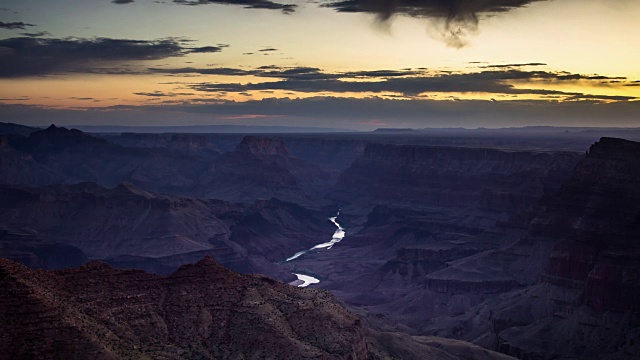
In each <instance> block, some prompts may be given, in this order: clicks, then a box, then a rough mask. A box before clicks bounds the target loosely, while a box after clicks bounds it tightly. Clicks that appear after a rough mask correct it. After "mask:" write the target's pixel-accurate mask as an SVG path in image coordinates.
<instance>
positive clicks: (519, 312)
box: [427, 138, 640, 359]
mask: <svg viewBox="0 0 640 360" xmlns="http://www.w3.org/2000/svg"><path fill="white" fill-rule="evenodd" d="M638 169H640V143H634V142H630V141H625V140H620V139H610V138H603V139H601V140H600V141H599V142H597V143H596V144H594V145H593V146H592V147H591V149H590V150H589V152H588V153H587V155H586V156H585V157H584V159H583V160H582V161H581V162H580V163H579V164H578V165H577V166H576V168H575V172H574V174H573V176H572V177H571V179H570V180H568V181H567V182H566V183H565V184H564V185H563V186H562V187H561V189H560V190H559V191H558V193H557V194H556V195H555V196H552V197H550V198H548V199H546V200H545V201H544V202H543V203H541V205H540V207H539V209H538V214H537V216H536V217H535V218H534V219H533V221H531V223H530V226H529V230H528V232H527V233H526V234H525V235H524V236H523V237H522V238H521V239H520V240H517V241H516V242H515V243H513V244H512V245H510V246H507V247H505V248H503V249H498V250H495V251H493V252H492V253H490V254H487V255H486V256H480V257H477V258H475V259H469V260H467V261H463V262H461V263H457V264H453V266H452V267H450V268H447V269H445V270H443V271H447V272H449V273H453V271H454V270H456V269H458V270H460V269H464V268H467V269H470V270H475V271H476V272H479V273H486V271H483V270H482V269H483V267H484V268H487V267H489V266H490V265H491V264H494V265H498V266H497V267H495V266H494V267H495V268H496V269H497V270H499V271H500V272H502V273H503V274H506V275H507V276H508V277H509V278H511V279H513V280H518V279H519V281H520V282H521V283H526V281H532V282H534V283H533V284H531V285H530V286H529V287H527V288H524V289H523V290H520V291H516V292H511V293H506V294H503V295H502V296H501V297H500V298H499V299H496V300H488V301H486V302H484V303H482V304H480V305H478V306H476V307H475V308H472V309H470V310H469V311H467V313H466V314H464V315H460V316H458V317H453V318H451V319H449V320H444V319H442V318H441V319H437V320H434V321H432V323H431V325H430V326H427V327H428V328H429V329H431V330H429V331H432V333H438V334H444V333H443V332H438V331H435V329H438V328H439V329H444V328H446V327H450V326H451V324H458V326H459V328H460V329H461V331H460V332H459V333H458V334H457V337H459V338H465V339H478V342H484V344H485V346H492V345H491V344H492V342H493V346H496V347H497V348H498V349H499V350H500V351H503V352H506V353H508V354H512V355H515V356H519V357H523V358H540V359H551V358H554V357H568V358H573V357H576V358H584V359H598V358H604V357H605V355H608V356H612V358H620V359H626V358H630V359H631V358H634V357H637V356H639V355H640V347H639V346H638V344H639V343H640V312H639V311H640V308H639V307H638V304H639V300H640V281H639V279H640V242H638V234H640V232H639V227H638V219H639V216H640V190H639V189H640V188H638V186H637V185H638V184H639V183H640V171H639V170H638ZM492 259H493V260H492ZM495 259H502V260H503V263H502V265H499V263H498V262H496V261H495ZM505 260H506V261H505ZM518 274H522V275H518ZM527 274H529V275H528V276H527ZM433 275H434V274H429V275H428V277H432V276H433ZM528 279H531V280H528ZM523 281H524V282H523ZM452 319H453V320H452ZM443 324H445V325H443ZM481 329H484V330H481ZM483 331H485V334H484V335H483V334H482V332H483ZM450 335H451V334H450ZM454 336H455V334H454ZM490 339H493V340H490Z"/></svg>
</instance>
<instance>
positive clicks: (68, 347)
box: [0, 257, 506, 360]
mask: <svg viewBox="0 0 640 360" xmlns="http://www.w3.org/2000/svg"><path fill="white" fill-rule="evenodd" d="M0 331H1V332H2V334H3V335H2V336H1V337H0V349H3V352H2V354H0V358H2V359H16V358H32V359H52V358H77V357H80V358H92V359H145V358H164V359H196V358H198V359H231V358H258V357H261V358H271V359H302V358H316V359H353V360H357V359H383V358H386V359H391V358H396V359H460V358H463V356H464V355H465V354H467V355H469V354H471V355H473V354H475V356H474V358H481V357H482V358H484V359H506V357H505V356H503V355H500V354H496V353H492V352H489V351H486V350H483V349H479V348H476V347H473V346H472V345H470V344H465V343H462V342H458V343H452V342H451V341H448V342H447V341H442V343H443V345H442V344H441V342H440V341H439V339H437V338H429V339H427V338H424V339H422V338H420V339H413V338H410V337H408V336H402V335H399V334H398V335H394V334H385V333H378V332H375V331H373V330H371V329H367V328H365V327H364V326H363V323H362V321H361V319H359V318H358V317H357V316H356V315H353V314H352V313H350V312H349V311H347V310H346V309H345V308H344V307H343V306H342V305H341V304H340V303H339V302H338V301H337V300H336V299H335V298H334V297H333V296H332V295H331V294H329V293H328V292H325V291H322V290H315V289H299V288H296V287H293V286H290V285H285V284H281V283H278V282H276V281H273V280H271V279H269V278H265V277H262V276H247V275H240V274H238V273H235V272H233V271H230V270H228V269H226V268H224V267H222V266H221V265H219V264H217V263H216V262H215V261H214V260H213V259H212V258H209V257H207V258H204V259H203V260H201V261H199V262H198V263H196V264H193V265H185V266H182V267H181V268H180V269H179V270H178V271H176V272H175V273H174V274H172V275H170V276H167V277H160V276H154V275H149V274H146V273H144V272H142V271H139V270H124V271H123V270H115V269H113V268H111V267H110V266H108V265H107V264H104V263H100V262H91V263H88V264H86V265H84V266H83V267H81V268H78V269H72V270H62V271H47V272H45V271H33V270H29V269H27V268H26V267H24V266H22V265H19V264H17V263H14V262H12V261H9V260H5V259H0ZM458 355H460V356H458Z"/></svg>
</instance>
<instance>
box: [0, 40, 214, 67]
mask: <svg viewBox="0 0 640 360" xmlns="http://www.w3.org/2000/svg"><path fill="white" fill-rule="evenodd" d="M206 48H208V47H205V49H206ZM202 49H203V48H193V47H192V46H191V45H190V42H189V41H188V40H185V39H174V38H169V39H158V40H130V39H109V38H95V39H84V38H62V39H55V38H54V39H42V38H34V37H19V38H9V39H2V40H0V77H21V76H33V75H46V74H51V73H64V72H78V71H84V72H93V71H94V70H95V71H97V72H100V70H96V69H93V70H92V68H93V67H97V66H100V65H104V64H122V63H126V62H128V61H143V60H159V59H165V58H169V57H176V56H183V55H185V54H188V53H191V52H194V51H195V52H202V51H203V50H202ZM119 70H121V69H119ZM105 71H108V70H105Z"/></svg>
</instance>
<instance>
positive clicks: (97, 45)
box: [0, 0, 640, 130]
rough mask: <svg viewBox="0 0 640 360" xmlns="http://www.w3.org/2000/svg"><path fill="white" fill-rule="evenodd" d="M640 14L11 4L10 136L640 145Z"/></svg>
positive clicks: (6, 112) (2, 22) (417, 1)
mask: <svg viewBox="0 0 640 360" xmlns="http://www.w3.org/2000/svg"><path fill="white" fill-rule="evenodd" d="M639 20H640V1H636V0H608V1H604V0H602V1H598V0H368V1H367V0H345V1H334V0H310V1H302V0H282V1H281V0H273V1H272V0H163V1H162V0H113V1H111V0H48V1H42V0H1V1H0V121H3V122H15V123H20V124H25V125H40V126H42V125H48V124H50V123H56V124H58V125H135V126H140V125H143V126H144V125H149V126H154V125H163V126H166V125H178V126H179V125H217V124H220V125H281V126H305V127H308V126H311V127H314V126H317V127H334V128H345V129H356V130H371V129H375V128H379V127H401V128H406V127H412V128H426V127H466V128H477V127H519V126H532V125H554V126H603V127H604V126H608V127H640V101H639V100H640V66H638V65H637V64H638V59H640V46H638V39H640V21H639Z"/></svg>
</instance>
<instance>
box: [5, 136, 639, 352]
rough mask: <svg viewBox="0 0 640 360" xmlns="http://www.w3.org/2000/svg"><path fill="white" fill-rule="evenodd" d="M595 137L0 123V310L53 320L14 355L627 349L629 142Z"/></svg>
mask: <svg viewBox="0 0 640 360" xmlns="http://www.w3.org/2000/svg"><path fill="white" fill-rule="evenodd" d="M0 125H1V124H0ZM611 134H615V135H617V136H620V137H624V132H621V131H618V130H616V129H612V130H602V131H601V133H598V132H597V131H595V130H593V129H590V130H584V131H573V130H572V131H571V132H569V131H567V132H563V131H555V130H553V129H548V128H538V129H527V128H524V129H520V130H518V129H503V130H489V129H486V130H481V129H479V130H476V131H474V132H472V131H463V130H455V129H449V130H447V129H441V130H433V131H428V130H424V131H408V130H398V131H389V130H386V131H383V130H381V131H376V132H371V133H336V134H269V135H265V134H132V133H122V134H87V133H83V132H80V131H78V130H73V129H66V128H62V127H56V126H53V125H52V126H51V127H49V128H47V129H35V128H27V129H25V128H24V127H16V126H14V125H10V124H8V125H2V126H0V170H1V172H0V198H1V199H2V202H1V203H0V210H1V211H2V215H3V216H2V219H0V257H2V258H8V259H12V260H2V261H3V262H2V274H4V275H2V276H1V277H2V279H0V286H4V287H6V289H11V290H10V291H11V292H13V293H15V294H20V296H24V298H20V299H23V300H15V299H14V300H12V298H11V297H5V298H3V299H2V300H1V301H2V304H3V305H2V306H0V310H2V311H4V312H3V315H2V316H3V317H4V318H7V319H11V321H12V323H13V324H16V323H17V322H19V320H18V319H19V317H26V316H32V315H31V314H32V313H33V314H38V313H40V312H42V313H43V314H44V315H43V316H42V319H45V318H46V319H51V320H50V324H53V325H50V326H49V325H46V324H45V323H46V321H45V320H36V319H34V320H33V321H32V322H30V323H29V324H32V325H29V326H32V327H25V328H23V329H22V328H19V327H18V328H17V329H16V332H15V335H11V336H15V337H12V338H11V339H12V340H11V341H22V340H20V339H23V338H25V336H26V338H29V337H28V336H27V335H25V334H37V333H40V334H44V333H46V334H54V333H55V332H56V330H55V329H58V328H60V327H65V326H66V327H65V329H67V330H65V331H69V332H68V333H67V332H64V333H61V335H59V336H61V337H62V338H60V339H56V340H55V341H54V340H51V341H48V340H47V341H44V340H43V337H41V336H36V337H35V338H34V339H36V340H34V341H32V342H29V343H24V342H19V343H20V344H21V345H20V347H17V348H16V349H18V350H16V351H17V352H16V353H15V354H14V355H15V356H21V355H24V354H34V351H36V352H37V353H38V354H45V355H42V357H41V358H47V357H46V356H49V355H51V354H54V353H56V351H57V350H56V348H55V346H56V345H55V344H61V345H60V349H64V351H69V353H78V352H86V353H92V354H95V356H98V357H100V358H126V357H133V358H145V357H152V358H153V357H154V356H164V357H166V358H230V357H234V356H235V357H242V356H243V357H251V356H266V357H272V358H273V357H276V358H286V357H287V356H289V357H293V358H300V357H304V356H311V357H317V358H345V359H346V358H351V359H358V358H368V359H374V358H398V359H411V358H416V359H417V358H425V359H428V358H434V359H440V358H442V359H447V358H486V359H493V358H496V359H497V358H505V359H506V358H509V357H510V356H513V357H515V358H521V359H555V358H561V359H634V358H637V357H638V356H640V308H639V307H638V304H640V248H639V246H640V245H639V243H638V234H640V205H639V204H640V192H639V191H640V190H639V189H640V187H638V184H640V172H639V169H640V143H638V142H635V141H631V140H624V139H621V138H614V137H607V136H598V135H611ZM628 134H629V136H627V137H628V138H630V139H632V140H638V139H637V138H636V137H635V136H636V132H634V131H630V132H628ZM334 233H335V234H334ZM332 234H333V235H332ZM332 238H333V239H332ZM203 258H204V260H203ZM98 260H99V261H98ZM13 261H16V262H18V263H21V264H24V265H26V266H28V267H29V268H30V269H50V270H30V269H29V268H26V267H23V266H22V265H18V264H17V263H15V262H13ZM190 264H195V265H190ZM71 268H73V269H71ZM61 269H66V270H61ZM131 269H138V270H131ZM143 270H144V271H146V272H147V273H144V272H143ZM248 274H262V275H248ZM30 279H33V280H30ZM86 284H92V285H91V286H90V287H87V286H84V285H86ZM136 284H143V285H142V287H141V288H136V287H137V286H139V285H136ZM289 284H291V285H289ZM83 286H84V287H83ZM300 286H302V287H300ZM134 289H135V291H134ZM320 289H322V290H320ZM224 294H227V295H228V296H227V295H224ZM223 295H224V296H227V297H228V300H225V298H224V297H223ZM156 298H165V299H169V300H165V301H168V302H166V303H163V302H157V301H156ZM171 299H172V300H171ZM231 299H236V300H233V301H232V300H231ZM243 299H244V300H243ZM14 301H17V302H14ZM20 301H24V302H25V303H28V304H30V305H29V306H32V307H31V308H29V306H25V309H26V310H25V312H24V313H21V315H11V314H10V313H9V312H7V311H8V310H7V309H15V308H16V307H17V306H18V305H16V304H18V303H19V302H20ZM171 301H173V302H171ZM231 302H233V304H232V303H231ZM67 303H68V305H61V304H67ZM178 303H179V304H178ZM115 304H120V305H115ZM127 304H131V309H129V308H128V306H129V305H127ZM171 304H173V305H171ZM134 305H135V306H134ZM29 309H32V310H29ZM212 309H220V313H219V314H218V313H216V312H215V311H213V310H212ZM231 313H233V314H244V315H241V316H240V315H238V316H240V317H239V318H238V319H235V318H234V317H229V316H230V315H229V314H231ZM73 314H78V315H77V316H75V315H73ZM225 314H226V315H225ZM34 316H35V315H34ZM217 316H221V317H219V318H217ZM178 318H181V319H183V320H178ZM234 319H235V320H234ZM315 320H318V321H320V323H316V322H315ZM47 321H49V320H47ZM252 321H253V322H254V323H255V324H259V325H256V326H255V328H251V326H250V325H249V324H251V323H252ZM63 324H67V325H63ZM215 324H227V325H225V326H227V328H226V330H224V331H223V330H220V329H219V328H217V327H216V326H218V325H215ZM320 325H322V326H320ZM318 326H320V327H322V328H325V327H326V331H320V330H319V328H318ZM12 331H13V330H12ZM221 331H222V332H221ZM245 332H246V333H247V334H248V335H249V336H247V337H246V338H243V339H236V337H237V336H233V334H240V333H245ZM311 332H315V333H317V335H315V336H311V335H309V334H311ZM72 333H73V334H79V335H77V336H80V338H81V339H82V341H79V342H78V343H77V344H71V343H68V342H67V340H65V339H68V338H69V336H70V334H72ZM12 334H14V333H13V332H12ZM95 334H101V335H100V336H99V337H97V335H95ZM305 334H306V335H305ZM29 336H32V335H29ZM51 336H53V335H51ZM74 336H76V335H74ZM212 344H215V345H212ZM257 349H262V350H260V351H263V352H262V353H260V352H258V353H253V351H258V350H257ZM61 351H62V350H61ZM46 354H49V355H46Z"/></svg>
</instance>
